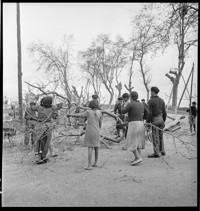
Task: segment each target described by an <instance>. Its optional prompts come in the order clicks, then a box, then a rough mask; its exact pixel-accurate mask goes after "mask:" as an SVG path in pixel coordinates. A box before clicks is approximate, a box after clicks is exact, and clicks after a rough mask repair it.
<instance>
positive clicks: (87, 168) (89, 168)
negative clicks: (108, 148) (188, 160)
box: [84, 166, 92, 170]
mask: <svg viewBox="0 0 200 211" xmlns="http://www.w3.org/2000/svg"><path fill="white" fill-rule="evenodd" d="M84 169H85V170H92V167H91V166H87V167H85V168H84Z"/></svg>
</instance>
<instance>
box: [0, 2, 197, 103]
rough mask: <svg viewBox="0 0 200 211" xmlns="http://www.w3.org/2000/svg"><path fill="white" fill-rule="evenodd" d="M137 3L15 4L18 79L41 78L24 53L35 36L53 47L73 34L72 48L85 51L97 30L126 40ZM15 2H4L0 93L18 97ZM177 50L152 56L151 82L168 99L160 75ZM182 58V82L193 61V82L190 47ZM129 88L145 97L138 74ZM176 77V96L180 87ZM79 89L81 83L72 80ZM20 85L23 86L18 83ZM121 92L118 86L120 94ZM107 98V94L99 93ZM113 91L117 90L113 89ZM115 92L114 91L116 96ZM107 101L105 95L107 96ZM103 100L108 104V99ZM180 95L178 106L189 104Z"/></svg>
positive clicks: (172, 62) (194, 56) (194, 58)
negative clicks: (19, 51)
mask: <svg viewBox="0 0 200 211" xmlns="http://www.w3.org/2000/svg"><path fill="white" fill-rule="evenodd" d="M142 5H143V4H142V3H20V13H21V14H20V15H21V16H20V18H21V42H22V72H23V76H22V77H23V78H22V81H27V82H34V81H37V80H38V79H40V80H42V79H41V75H44V73H43V72H41V71H40V72H36V71H35V70H36V68H37V66H36V64H35V63H33V58H31V57H30V56H29V54H28V51H27V47H28V46H29V45H30V44H31V43H32V42H38V41H39V40H41V41H43V42H45V43H52V44H55V45H59V44H61V39H62V37H63V35H64V34H66V35H69V34H73V35H74V44H75V52H78V51H79V50H86V49H87V48H88V47H89V46H90V44H91V42H92V40H93V39H95V38H96V37H97V35H99V34H101V33H105V34H109V35H110V36H111V39H114V38H115V36H116V35H117V34H120V35H121V36H122V37H123V38H124V39H125V40H127V39H128V38H130V36H131V32H132V25H131V21H132V20H133V18H134V16H135V15H136V14H138V13H139V10H140V9H141V7H142ZM16 25H17V24H16V3H3V95H4V96H5V95H6V96H7V97H9V98H11V99H13V100H17V97H18V85H17V83H18V81H17V80H18V78H17V74H18V70H17V30H16V29H17V26H16ZM175 50H176V49H175V48H174V49H173V48H170V49H169V50H168V51H167V52H166V54H165V55H164V56H160V55H159V56H157V57H156V58H155V59H153V60H151V61H150V63H149V65H150V66H151V72H152V82H151V86H158V87H159V88H160V90H161V91H160V93H159V94H160V96H161V97H163V99H164V100H165V102H166V103H167V101H168V98H167V95H169V94H170V91H171V88H172V83H171V82H170V80H169V79H168V78H167V77H166V76H165V74H166V73H167V72H169V70H170V68H171V67H176V65H177V63H176V62H177V59H176V51H175ZM190 55H191V56H190V58H188V59H187V60H186V65H185V68H184V71H183V75H184V77H185V80H186V79H187V78H188V75H189V73H190V70H191V68H192V63H193V62H194V63H195V75H194V81H195V83H196V82H197V52H196V49H195V48H194V49H193V50H191V52H190ZM127 75H128V74H127V72H123V73H122V75H121V81H122V83H123V84H124V83H128V77H127ZM132 83H133V86H134V89H135V91H138V93H139V99H142V98H146V93H145V88H144V85H143V83H142V78H141V75H140V74H139V72H138V71H137V68H136V71H135V73H134V78H133V81H132ZM183 84H184V83H183V81H182V80H181V81H180V86H179V94H178V95H179V97H180V96H181V94H182V91H183ZM74 85H75V86H77V87H78V88H80V85H81V84H80V81H77V80H74ZM23 89H24V90H27V86H26V84H25V83H23ZM123 92H126V90H125V88H123V90H122V93H123ZM104 93H105V97H106V98H107V97H108V96H109V95H108V94H107V92H106V91H105V92H104V91H103V95H104ZM116 93H117V92H116ZM116 97H117V94H116V95H115V99H116ZM108 100H109V99H108ZM108 100H107V102H108ZM188 104H189V102H188V100H186V99H185V97H184V100H183V101H182V103H181V106H188Z"/></svg>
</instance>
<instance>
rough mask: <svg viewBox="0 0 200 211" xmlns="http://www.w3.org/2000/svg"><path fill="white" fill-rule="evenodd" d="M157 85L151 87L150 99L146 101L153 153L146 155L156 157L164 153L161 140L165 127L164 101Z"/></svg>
mask: <svg viewBox="0 0 200 211" xmlns="http://www.w3.org/2000/svg"><path fill="white" fill-rule="evenodd" d="M159 91H160V90H159V89H158V87H152V88H151V99H150V100H149V101H148V108H149V116H148V118H147V121H146V122H147V123H152V125H153V126H152V139H153V147H154V153H153V154H151V155H148V157H149V158H158V157H160V156H161V155H165V154H166V152H165V150H164V140H163V131H162V130H163V128H164V127H165V120H166V117H167V112H166V109H165V102H164V100H163V99H162V98H160V97H159V96H158V93H159Z"/></svg>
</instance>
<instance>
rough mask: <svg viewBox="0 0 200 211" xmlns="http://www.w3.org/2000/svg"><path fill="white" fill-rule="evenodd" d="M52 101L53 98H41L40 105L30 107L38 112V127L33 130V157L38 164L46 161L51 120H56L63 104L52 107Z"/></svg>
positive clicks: (50, 134)
mask: <svg viewBox="0 0 200 211" xmlns="http://www.w3.org/2000/svg"><path fill="white" fill-rule="evenodd" d="M52 101H53V98H52V97H51V96H47V97H44V98H42V100H41V102H40V105H32V109H33V110H34V111H37V112H38V125H37V128H35V136H36V143H35V156H36V163H38V164H40V163H44V162H46V161H47V160H48V159H47V158H46V155H47V153H48V150H49V149H50V141H51V137H52V127H51V119H52V118H56V116H57V115H55V114H56V112H57V111H58V110H60V109H61V108H62V106H63V103H58V104H56V105H52Z"/></svg>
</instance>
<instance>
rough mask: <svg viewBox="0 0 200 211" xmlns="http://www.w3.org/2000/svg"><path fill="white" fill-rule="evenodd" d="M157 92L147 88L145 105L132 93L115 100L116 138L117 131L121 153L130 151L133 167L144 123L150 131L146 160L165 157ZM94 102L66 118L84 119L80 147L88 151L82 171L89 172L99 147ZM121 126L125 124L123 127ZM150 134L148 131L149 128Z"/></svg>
mask: <svg viewBox="0 0 200 211" xmlns="http://www.w3.org/2000/svg"><path fill="white" fill-rule="evenodd" d="M158 93H159V89H158V88H157V87H152V88H151V99H150V100H149V101H148V105H147V104H145V102H140V101H138V93H137V92H136V91H133V92H131V93H130V95H129V94H128V93H124V94H123V95H122V97H119V98H118V103H117V104H116V105H115V108H114V112H115V114H116V116H117V127H116V129H117V137H118V136H120V130H122V131H123V134H125V146H124V149H125V150H128V149H130V150H131V151H132V152H133V155H134V159H133V160H132V161H131V165H136V164H138V163H140V162H141V161H142V158H141V150H142V149H144V147H145V126H144V120H145V121H146V123H147V124H148V123H149V125H153V127H152V137H153V148H154V153H153V154H151V155H149V156H148V157H150V158H158V157H160V156H164V155H165V154H166V152H165V150H164V141H163V131H162V129H163V128H164V126H165V124H164V123H165V120H166V116H167V113H166V109H165V102H164V101H163V99H161V98H160V97H159V96H158ZM95 98H96V99H92V101H90V102H89V103H88V107H89V109H88V110H86V111H85V112H83V113H81V114H69V115H67V116H68V117H75V118H80V117H83V118H86V119H87V126H86V131H85V138H84V146H86V147H88V165H87V166H86V167H85V169H86V170H91V169H92V167H96V166H97V162H98V148H99V146H100V129H101V126H102V113H101V110H100V108H99V103H98V100H97V98H98V97H97V96H95ZM125 122H128V124H127V126H125V124H123V123H125ZM149 130H150V128H149ZM93 149H94V152H95V160H94V163H93V164H92V152H93Z"/></svg>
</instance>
